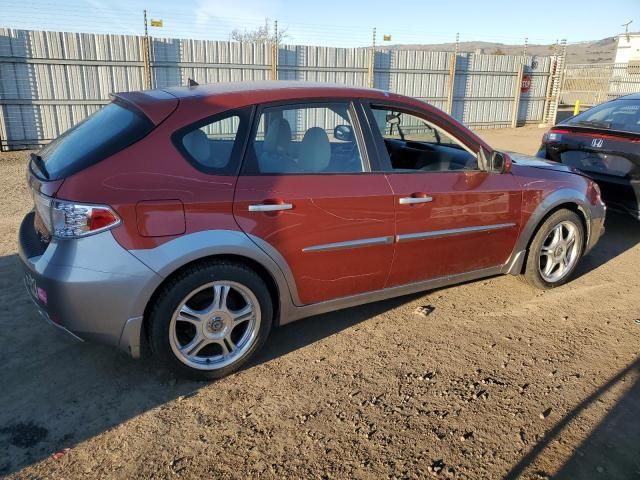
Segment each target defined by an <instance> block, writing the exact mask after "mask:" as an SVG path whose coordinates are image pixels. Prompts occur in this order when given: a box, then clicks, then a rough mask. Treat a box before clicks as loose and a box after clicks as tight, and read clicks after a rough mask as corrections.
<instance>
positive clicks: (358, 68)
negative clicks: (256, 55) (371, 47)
mask: <svg viewBox="0 0 640 480" xmlns="http://www.w3.org/2000/svg"><path fill="white" fill-rule="evenodd" d="M367 55H368V52H367V50H365V49H362V48H337V47H311V46H301V45H281V46H280V48H279V51H278V78H279V79H280V80H303V81H309V82H330V83H342V84H345V85H350V86H365V85H366V84H367Z"/></svg>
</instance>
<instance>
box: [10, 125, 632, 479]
mask: <svg viewBox="0 0 640 480" xmlns="http://www.w3.org/2000/svg"><path fill="white" fill-rule="evenodd" d="M542 132H543V131H542V130H539V129H537V128H522V129H517V130H500V131H488V130H483V131H480V132H479V133H480V134H481V135H482V136H484V137H485V138H487V140H489V142H490V143H492V144H493V145H495V146H497V147H500V148H505V149H511V150H517V151H522V152H525V153H534V152H535V151H536V149H537V146H538V142H539V139H540V136H541V135H542ZM25 158H26V155H25V154H24V153H19V154H15V153H14V154H2V156H0V178H2V181H3V189H2V191H1V192H0V194H1V198H0V328H1V331H2V334H1V335H0V365H2V367H1V370H0V372H1V373H0V389H1V390H0V476H2V475H6V476H8V477H15V478H65V479H70V478H251V477H265V478H282V477H288V478H425V477H431V476H432V475H433V476H434V477H438V478H468V479H481V478H482V479H484V478H492V479H493V478H525V479H543V478H548V477H554V478H563V479H582V478H588V479H590V478H595V479H600V478H602V479H632V478H640V360H639V357H638V354H639V351H640V340H639V338H640V337H639V336H640V305H639V303H638V301H639V299H640V276H639V275H638V269H639V266H640V245H638V242H640V223H638V222H634V221H632V220H630V219H627V218H624V217H619V216H615V215H610V216H609V218H608V220H607V233H606V235H605V237H603V239H602V240H601V242H600V243H599V244H598V246H597V247H596V249H595V250H594V251H593V253H592V254H591V255H590V256H588V257H586V258H585V259H584V260H583V262H582V264H581V267H580V269H579V274H578V277H577V278H576V279H575V280H574V281H573V282H571V283H570V284H568V285H566V286H563V287H561V288H558V289H556V290H553V291H548V292H542V291H537V290H533V289H531V288H530V287H528V286H525V285H524V284H523V283H521V282H519V281H518V280H517V279H516V278H514V277H510V276H509V277H507V276H504V277H496V278H492V279H488V280H483V281H478V282H473V283H468V284H465V285H460V286H456V287H451V288H446V289H441V290H437V291H431V292H426V293H424V294H418V295H412V296H409V297H402V298H399V299H394V300H390V301H385V302H379V303H375V304H371V305H366V306H362V307H357V308H352V309H349V310H344V311H340V312H335V313H332V314H328V315H322V316H319V317H314V318H311V319H307V320H304V321H301V322H297V323H295V324H292V325H289V326H287V327H284V328H281V329H279V330H277V331H275V332H274V333H273V335H272V337H271V338H270V341H269V342H268V345H267V347H266V348H265V349H264V350H263V351H262V352H261V353H260V354H259V356H258V358H257V359H255V361H254V362H252V363H251V365H250V366H248V367H247V368H245V369H244V370H242V371H241V372H239V373H237V374H235V375H232V376H230V377H227V378H225V379H223V380H220V381H217V382H214V383H196V382H191V381H185V380H181V379H176V378H174V377H173V376H172V375H171V374H170V373H168V372H167V371H164V370H162V369H159V368H158V367H156V365H155V364H154V362H153V360H143V361H133V360H130V359H128V358H127V357H126V356H124V355H122V354H120V353H118V352H116V351H114V350H112V349H109V348H105V347H100V346H97V345H91V344H86V343H78V342H76V341H75V340H73V339H71V338H69V337H67V336H66V335H65V334H64V333H62V332H59V331H57V330H55V329H53V328H52V327H50V326H48V325H47V324H45V323H44V322H43V321H42V320H41V319H40V318H39V317H38V314H37V313H36V310H35V308H34V307H32V305H31V303H30V301H29V299H28V297H27V295H26V293H25V292H24V287H23V284H22V277H21V273H20V270H19V268H18V261H17V257H16V236H17V228H18V224H19V221H20V220H21V218H22V216H23V215H24V213H25V212H27V211H28V210H29V209H30V208H31V201H30V199H29V197H28V195H27V191H26V189H25V187H24V171H25V170H24V169H25ZM422 307H427V308H422ZM421 311H422V312H423V313H421ZM428 311H431V313H429V314H426V312H428Z"/></svg>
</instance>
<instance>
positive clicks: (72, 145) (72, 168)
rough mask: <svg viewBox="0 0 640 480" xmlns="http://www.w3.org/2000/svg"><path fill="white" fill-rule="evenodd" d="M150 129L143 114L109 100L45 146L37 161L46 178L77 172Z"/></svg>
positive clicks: (149, 124) (62, 176) (128, 143)
mask: <svg viewBox="0 0 640 480" xmlns="http://www.w3.org/2000/svg"><path fill="white" fill-rule="evenodd" d="M151 130H153V123H152V122H151V120H149V119H148V118H147V117H146V116H145V115H144V114H142V113H141V112H138V111H137V110H133V109H130V108H128V107H127V106H124V105H121V104H120V103H117V102H112V103H110V104H108V105H107V106H105V107H104V108H102V109H100V110H98V111H97V112H96V113H94V114H93V115H90V116H89V117H87V118H86V119H84V120H83V121H82V122H80V123H79V124H77V125H76V126H74V127H72V128H70V129H69V130H67V131H66V132H65V133H63V134H62V135H60V136H59V137H58V138H57V139H55V140H53V141H52V142H51V143H49V144H48V145H47V146H45V147H44V148H43V149H42V150H40V152H38V156H39V157H40V158H41V159H42V161H38V164H37V165H36V167H37V169H38V170H39V171H40V173H41V175H40V176H43V177H45V178H46V179H47V180H58V179H61V178H65V177H68V176H69V175H72V174H74V173H77V172H79V171H80V170H83V169H85V168H87V167H89V166H91V165H94V164H96V163H98V162H99V161H101V160H103V159H105V158H107V157H109V156H110V155H113V154H115V153H117V152H119V151H120V150H123V149H124V148H126V147H128V146H129V145H131V144H132V143H135V142H137V141H138V140H140V139H141V138H143V137H144V136H145V135H147V134H148V133H149V132H150V131H151Z"/></svg>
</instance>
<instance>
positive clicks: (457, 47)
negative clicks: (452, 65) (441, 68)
mask: <svg viewBox="0 0 640 480" xmlns="http://www.w3.org/2000/svg"><path fill="white" fill-rule="evenodd" d="M459 46H460V33H459V32H458V33H456V45H455V48H454V50H453V53H455V54H456V56H457V55H458V49H459Z"/></svg>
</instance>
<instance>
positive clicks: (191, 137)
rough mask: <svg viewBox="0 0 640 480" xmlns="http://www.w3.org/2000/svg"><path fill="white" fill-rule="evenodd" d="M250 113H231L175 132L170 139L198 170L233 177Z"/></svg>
mask: <svg viewBox="0 0 640 480" xmlns="http://www.w3.org/2000/svg"><path fill="white" fill-rule="evenodd" d="M249 117H250V111H249V110H247V109H243V110H234V111H231V112H225V113H222V114H220V115H216V116H214V117H212V118H208V119H206V120H203V121H200V122H197V123H195V124H193V125H189V126H188V127H185V128H182V129H180V130H178V131H177V132H176V133H175V134H174V135H173V137H172V139H173V143H174V145H175V146H176V148H177V149H178V150H179V151H180V152H181V153H182V155H183V156H184V157H185V158H186V159H187V160H188V161H189V163H191V164H192V165H193V166H194V167H196V168H197V169H198V170H201V171H203V172H205V173H210V174H214V175H235V174H236V173H237V171H238V168H239V157H240V151H241V150H242V147H243V140H244V138H245V135H244V132H245V130H246V129H247V126H248V123H249Z"/></svg>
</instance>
